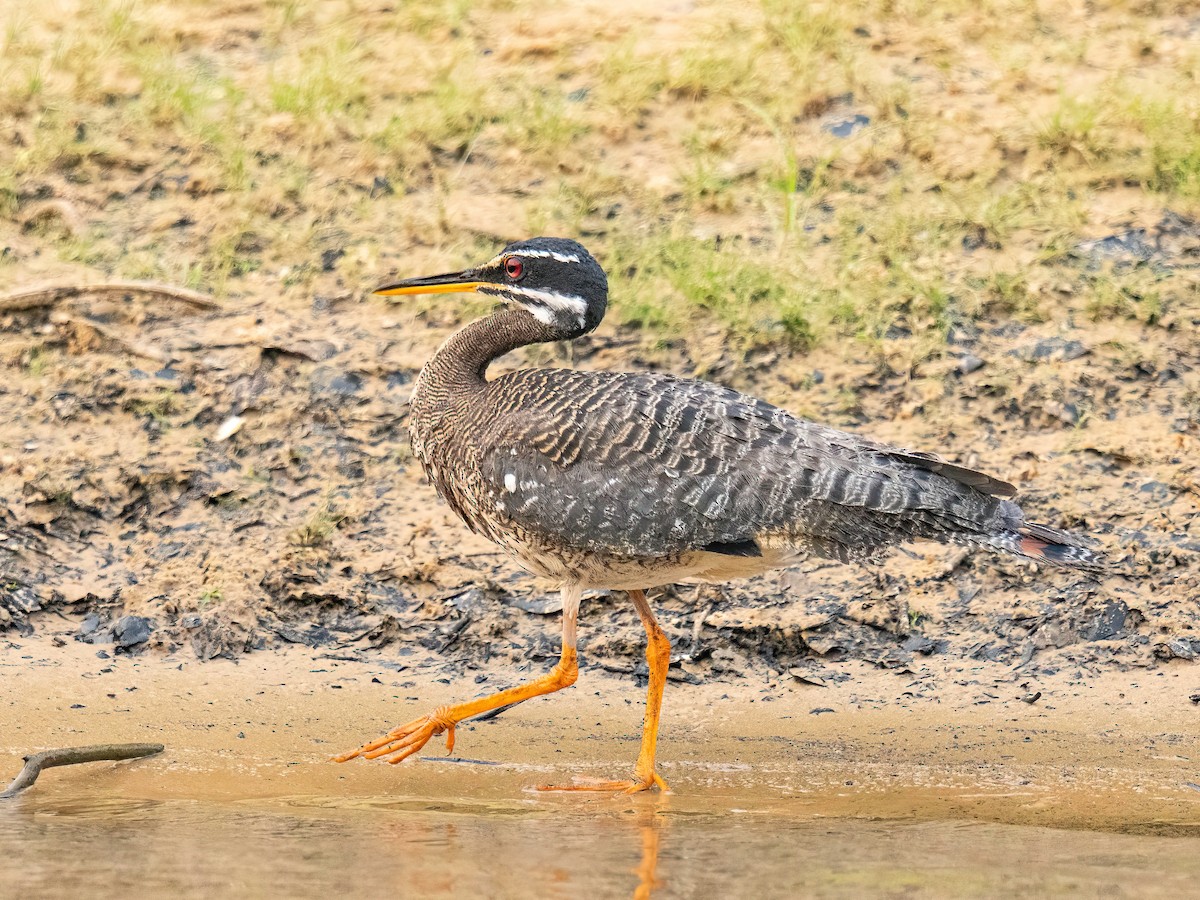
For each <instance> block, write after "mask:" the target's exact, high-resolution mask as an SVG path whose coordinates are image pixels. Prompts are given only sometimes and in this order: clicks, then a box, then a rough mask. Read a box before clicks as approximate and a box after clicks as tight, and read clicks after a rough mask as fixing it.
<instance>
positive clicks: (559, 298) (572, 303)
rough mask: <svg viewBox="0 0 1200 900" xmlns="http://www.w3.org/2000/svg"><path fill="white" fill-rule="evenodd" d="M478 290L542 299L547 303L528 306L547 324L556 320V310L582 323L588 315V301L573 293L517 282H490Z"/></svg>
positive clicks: (480, 291) (516, 297) (501, 294)
mask: <svg viewBox="0 0 1200 900" xmlns="http://www.w3.org/2000/svg"><path fill="white" fill-rule="evenodd" d="M478 291H479V293H481V294H496V295H497V296H501V297H503V296H505V295H506V294H507V295H508V296H510V297H513V298H514V299H517V300H519V298H521V297H528V298H529V299H530V300H537V301H540V302H541V303H543V304H545V305H544V306H535V307H532V308H529V307H527V308H528V309H529V312H530V313H531V314H532V315H533V316H534V317H535V318H537V319H538V320H540V321H542V322H545V323H546V324H547V325H549V324H551V323H552V322H553V321H554V311H555V310H558V311H561V312H565V313H567V314H569V315H572V316H574V317H575V318H576V320H577V321H578V322H579V324H580V325H582V324H583V323H584V321H585V320H586V316H587V301H586V300H584V299H583V298H582V297H576V296H574V295H573V294H559V293H556V292H554V291H539V290H537V289H536V288H527V287H520V286H519V285H515V284H497V285H490V284H489V285H485V286H481V287H480V288H478Z"/></svg>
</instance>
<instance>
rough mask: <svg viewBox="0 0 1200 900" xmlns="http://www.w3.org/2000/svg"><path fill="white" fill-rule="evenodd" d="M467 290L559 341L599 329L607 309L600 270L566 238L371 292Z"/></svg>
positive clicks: (511, 248) (522, 244)
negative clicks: (519, 312)
mask: <svg viewBox="0 0 1200 900" xmlns="http://www.w3.org/2000/svg"><path fill="white" fill-rule="evenodd" d="M466 291H475V292H477V293H480V294H488V295H490V296H493V297H498V298H500V299H501V300H502V301H504V302H505V303H509V304H512V305H513V306H516V307H519V308H520V309H523V310H524V311H525V312H527V313H528V314H529V315H531V316H533V317H534V318H535V319H537V320H538V321H539V322H541V323H542V324H544V325H546V326H548V327H549V328H550V329H552V330H553V331H554V337H555V338H558V339H564V340H565V339H570V338H576V337H579V336H580V335H584V334H587V333H588V332H589V331H591V330H592V329H593V328H595V327H596V326H597V325H599V324H600V320H601V319H603V318H604V310H605V308H606V307H607V306H608V279H607V278H606V277H605V275H604V270H603V269H602V268H600V264H599V263H598V262H596V260H595V258H594V257H593V256H592V254H590V253H588V252H587V250H585V249H584V248H583V247H582V246H581V245H580V244H577V243H576V242H575V241H571V240H567V239H566V238H549V237H538V238H531V239H530V240H527V241H517V242H516V243H513V244H509V245H508V246H507V247H505V248H504V249H503V250H501V251H500V252H499V253H498V254H496V255H495V256H494V257H492V258H491V259H489V260H488V261H487V262H485V263H483V264H482V265H479V266H476V267H475V268H473V269H464V270H463V271H461V272H449V273H447V274H445V275H431V276H426V277H424V278H408V279H405V280H404V281H397V282H393V283H391V284H385V285H383V286H381V287H379V288H376V289H375V293H376V294H383V295H386V296H395V295H397V294H450V293H457V292H466Z"/></svg>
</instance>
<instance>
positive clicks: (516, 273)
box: [504, 256, 525, 281]
mask: <svg viewBox="0 0 1200 900" xmlns="http://www.w3.org/2000/svg"><path fill="white" fill-rule="evenodd" d="M504 274H505V275H507V276H508V277H509V278H511V279H512V280H513V281H516V280H517V279H518V278H520V277H521V276H522V275H524V274H525V266H524V265H522V263H521V261H520V260H519V259H517V258H516V257H515V256H510V257H509V258H508V259H506V260H505V261H504Z"/></svg>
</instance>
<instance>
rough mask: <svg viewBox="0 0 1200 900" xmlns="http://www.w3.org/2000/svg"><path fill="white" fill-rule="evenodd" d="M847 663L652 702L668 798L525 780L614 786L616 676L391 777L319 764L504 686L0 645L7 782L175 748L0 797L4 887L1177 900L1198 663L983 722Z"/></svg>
mask: <svg viewBox="0 0 1200 900" xmlns="http://www.w3.org/2000/svg"><path fill="white" fill-rule="evenodd" d="M844 668H845V669H846V671H847V672H849V673H850V674H851V675H852V676H853V677H851V678H850V679H848V680H846V681H845V682H843V683H841V684H830V685H829V686H827V687H817V686H812V685H806V684H800V683H796V684H775V685H774V686H773V687H772V686H769V685H764V686H762V687H755V686H741V687H735V686H731V685H728V684H703V685H683V684H671V685H669V686H668V692H667V705H666V713H665V717H664V724H663V736H662V741H661V743H660V754H661V769H660V770H661V772H662V774H663V775H664V776H665V777H666V778H667V780H668V781H669V782H670V784H671V786H672V788H673V790H672V792H671V793H670V794H665V795H664V794H653V795H651V794H643V795H640V796H635V797H607V796H581V795H562V794H557V795H556V794H543V793H538V792H536V791H533V790H531V789H530V788H531V786H533V785H536V784H538V783H543V782H563V781H567V780H570V779H571V778H573V777H575V776H589V775H590V776H605V777H611V776H623V775H625V774H626V773H627V772H628V770H629V769H630V768H631V766H632V761H633V759H634V757H635V755H636V752H637V738H636V735H637V731H638V726H639V723H640V716H641V708H642V702H641V701H642V689H641V688H640V687H639V686H638V685H637V684H635V683H633V680H632V679H622V678H616V677H611V676H605V675H601V674H597V673H585V677H584V678H583V679H581V681H580V682H579V684H578V685H577V686H576V687H575V688H574V689H572V690H569V691H568V692H565V693H563V694H560V695H558V696H554V697H550V698H544V699H540V700H534V701H530V702H528V703H526V704H524V705H523V706H521V707H518V708H515V709H513V710H510V711H508V712H506V713H505V714H503V715H502V716H500V717H498V718H496V719H494V720H491V721H487V722H482V723H477V724H474V725H472V724H467V725H465V726H463V727H461V728H460V729H459V734H458V741H457V745H456V748H455V756H453V757H449V758H447V757H446V756H445V755H444V754H445V751H444V749H443V747H442V746H441V742H440V740H439V741H438V742H437V746H436V747H435V746H434V744H432V743H431V745H430V746H429V747H427V748H426V751H425V752H424V754H423V756H422V758H419V759H414V760H410V761H409V762H407V763H405V764H402V765H399V766H390V765H386V764H383V763H380V762H378V761H376V762H364V761H355V762H352V763H348V764H345V765H337V764H334V763H332V762H329V761H328V757H329V756H330V755H331V754H332V753H334V752H336V751H339V750H343V749H346V748H348V747H350V746H352V745H355V744H357V743H359V742H360V741H361V740H363V739H365V738H367V737H371V736H373V735H375V734H376V733H377V732H379V731H381V730H382V729H384V728H386V727H388V726H390V725H391V724H394V723H395V722H398V721H401V720H405V719H407V718H410V717H412V716H415V715H417V714H419V713H421V712H424V711H426V710H427V709H428V708H430V707H431V706H433V705H436V704H439V703H442V702H445V701H449V700H452V699H455V698H459V699H462V698H465V697H466V696H469V695H472V694H474V693H480V692H482V691H483V690H486V689H490V688H492V687H493V686H499V685H500V684H501V683H508V681H506V680H503V679H506V678H507V679H511V678H512V673H511V672H508V673H504V672H503V671H501V672H496V673H486V674H487V675H488V678H487V681H486V682H484V683H481V684H479V685H475V684H472V683H470V681H471V680H470V679H467V680H466V681H465V682H464V683H459V684H442V683H439V682H437V681H433V680H431V679H430V680H426V679H423V678H422V676H421V673H411V674H410V673H403V674H402V675H401V676H399V677H398V676H397V675H396V674H395V673H394V672H390V671H389V670H388V669H387V668H386V667H385V666H383V665H378V666H372V665H364V664H362V663H359V662H348V661H339V660H333V659H329V658H323V657H322V656H320V655H319V654H314V653H311V652H307V651H299V650H293V651H291V652H287V653H273V654H265V653H259V654H253V655H251V656H248V657H245V658H244V659H243V661H242V662H241V663H239V664H235V663H232V662H228V661H224V660H216V661H210V662H207V663H198V662H196V661H194V660H191V659H181V658H161V657H159V658H156V657H150V656H142V657H138V658H125V657H117V658H110V659H101V658H97V656H96V650H95V648H94V647H90V646H85V645H82V644H77V643H74V642H69V643H67V644H66V645H65V646H61V647H54V646H52V645H51V644H50V643H49V642H47V641H25V642H16V643H14V644H10V645H9V647H8V648H7V649H5V650H4V651H3V652H2V653H0V714H2V718H3V721H4V723H5V727H4V730H3V739H2V742H0V771H7V772H11V774H12V775H15V773H16V772H17V770H18V769H19V768H20V758H21V756H23V755H24V754H25V753H28V752H31V751H35V750H40V749H45V748H49V747H53V746H66V745H80V744H88V743H95V742H102V741H160V742H162V743H164V744H166V746H167V750H166V752H165V753H164V754H162V755H161V756H159V757H155V758H150V759H146V760H140V761H136V762H131V763H97V764H92V765H88V766H79V767H71V768H66V769H55V770H50V771H48V772H46V773H44V774H43V775H42V777H41V779H40V780H39V781H38V783H37V784H36V785H35V786H34V787H33V788H32V789H30V790H29V791H27V792H26V793H25V794H23V795H21V796H20V797H19V798H17V799H16V800H13V801H9V802H7V803H6V804H0V849H3V851H4V852H5V854H6V855H8V856H9V858H10V859H11V858H17V857H16V856H14V855H13V854H17V856H19V858H20V859H21V860H22V864H21V865H19V866H15V867H11V866H10V867H9V868H8V869H7V870H6V871H5V872H4V873H3V874H0V893H4V894H5V895H10V896H15V895H18V894H19V895H21V896H41V895H45V894H58V893H62V892H64V891H68V892H71V891H75V890H83V891H84V892H85V893H87V894H88V895H89V896H117V895H119V894H121V893H122V892H123V891H128V890H142V891H147V890H153V891H155V892H162V891H168V890H169V891H171V892H174V893H181V894H182V895H184V896H200V895H203V894H205V893H210V894H211V892H213V891H222V892H225V893H227V894H232V895H237V896H266V895H278V894H280V893H287V894H289V895H293V896H318V895H322V894H327V893H328V892H330V891H333V890H338V889H345V888H350V889H352V890H353V891H354V892H363V891H366V890H372V889H389V888H391V889H394V888H396V887H397V886H400V887H402V888H405V890H402V891H401V892H402V893H407V892H414V893H417V894H419V895H421V896H466V895H487V896H512V897H517V896H529V895H531V894H533V895H537V896H568V895H579V894H580V892H587V893H588V895H591V896H628V895H629V894H630V893H631V892H634V891H641V892H642V894H641V895H642V896H646V895H647V894H646V891H648V890H651V889H653V890H652V891H651V893H652V894H653V895H654V896H663V897H667V896H713V895H714V894H713V891H716V892H717V893H718V894H720V895H723V896H789V895H794V893H795V892H796V891H797V890H800V889H803V890H805V891H807V892H808V893H810V894H812V895H814V896H830V897H836V896H861V895H862V894H863V892H864V891H867V890H873V891H875V892H876V893H877V894H878V895H885V896H886V895H895V894H896V893H897V892H900V893H905V895H906V896H909V895H916V896H1005V895H1007V896H1019V895H1022V894H1025V895H1028V894H1029V893H1030V892H1037V893H1063V892H1068V893H1083V894H1089V893H1096V894H1098V893H1100V892H1101V891H1103V890H1109V889H1112V888H1113V886H1116V887H1119V888H1121V889H1124V890H1125V891H1126V894H1127V895H1129V896H1154V895H1161V896H1166V895H1168V894H1172V893H1173V894H1174V895H1175V896H1179V895H1180V893H1181V892H1182V891H1184V890H1186V888H1187V885H1189V884H1193V885H1194V883H1195V882H1194V879H1195V878H1196V877H1198V876H1200V787H1198V786H1197V782H1200V771H1197V763H1196V761H1197V759H1200V738H1197V736H1196V735H1197V731H1196V728H1195V719H1196V717H1197V715H1198V714H1200V712H1198V710H1197V708H1196V707H1195V706H1194V705H1193V704H1192V703H1191V702H1190V701H1189V699H1188V697H1189V695H1190V694H1191V693H1194V686H1193V685H1192V681H1191V680H1190V679H1189V678H1188V677H1186V676H1187V675H1188V674H1190V671H1191V670H1190V669H1181V670H1179V671H1180V672H1181V673H1183V674H1178V675H1177V674H1176V673H1172V672H1166V673H1163V674H1149V673H1143V676H1142V678H1141V679H1140V680H1139V679H1138V678H1136V677H1133V676H1131V675H1130V674H1128V673H1126V674H1121V675H1118V674H1115V673H1113V674H1108V675H1104V676H1102V677H1100V678H1098V679H1095V681H1094V682H1092V683H1090V684H1089V685H1087V689H1086V690H1078V691H1071V690H1068V689H1066V688H1065V687H1064V688H1063V689H1061V690H1056V689H1051V690H1050V691H1048V692H1046V693H1044V694H1043V696H1042V697H1041V698H1039V699H1038V701H1037V702H1036V703H1033V704H1030V703H1027V702H1024V701H1022V700H1020V699H1017V698H1016V697H1015V696H1014V697H1000V698H998V699H997V700H995V701H992V702H989V703H987V704H986V705H976V701H975V700H973V699H972V696H971V695H972V692H973V691H975V690H977V688H975V687H971V688H969V689H967V688H963V689H960V690H959V691H957V692H956V691H954V690H952V689H950V688H952V687H953V684H954V679H953V678H952V677H947V676H943V678H944V681H945V683H946V686H947V689H946V690H944V691H942V692H941V695H940V696H939V697H938V699H937V700H914V699H912V698H905V697H904V696H903V694H904V691H905V690H906V682H907V681H909V680H912V679H913V678H916V679H920V678H921V676H922V674H923V673H921V672H919V671H918V672H915V673H913V674H912V675H905V676H898V675H896V674H895V673H891V672H884V671H881V670H876V669H872V668H870V667H866V666H861V665H860V664H845V666H844ZM931 668H936V667H931ZM481 674H485V673H481ZM924 674H930V673H924ZM972 674H973V675H974V676H976V677H979V676H981V675H982V676H986V675H988V674H992V673H988V672H986V671H984V672H980V671H973V672H972ZM373 679H378V681H375V680H373ZM1073 694H1074V695H1073ZM767 697H772V698H774V699H772V700H770V701H769V702H766V698H767ZM904 702H907V703H908V705H907V706H904V705H902V703H904ZM818 709H829V710H833V711H832V712H824V713H816V714H814V712H813V711H814V710H818ZM1163 710H1169V711H1171V712H1169V713H1166V714H1164V713H1163V712H1162V711H1163ZM5 777H10V776H5ZM1051 829H1071V830H1070V831H1064V830H1051ZM1151 872H1153V873H1154V874H1153V879H1148V877H1147V876H1148V874H1149V873H1151Z"/></svg>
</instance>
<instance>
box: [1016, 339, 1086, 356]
mask: <svg viewBox="0 0 1200 900" xmlns="http://www.w3.org/2000/svg"><path fill="white" fill-rule="evenodd" d="M1090 352H1091V351H1090V350H1088V348H1087V347H1085V346H1084V345H1083V344H1082V343H1081V342H1079V341H1068V340H1066V339H1065V338H1060V337H1048V338H1042V340H1040V341H1037V342H1035V343H1033V344H1027V345H1026V346H1024V347H1018V348H1017V349H1016V350H1012V351H1010V352H1009V355H1010V356H1015V357H1017V358H1018V359H1023V360H1025V361H1026V362H1046V361H1055V362H1070V361H1071V360H1073V359H1079V357H1081V356H1086V355H1087V354H1088V353H1090Z"/></svg>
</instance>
